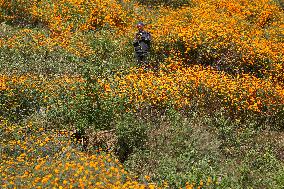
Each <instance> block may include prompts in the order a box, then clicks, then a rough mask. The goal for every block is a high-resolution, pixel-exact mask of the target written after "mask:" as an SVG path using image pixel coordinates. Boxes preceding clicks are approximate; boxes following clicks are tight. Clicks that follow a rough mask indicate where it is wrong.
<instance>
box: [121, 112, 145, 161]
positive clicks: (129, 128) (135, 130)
mask: <svg viewBox="0 0 284 189" xmlns="http://www.w3.org/2000/svg"><path fill="white" fill-rule="evenodd" d="M147 129H148V125H146V124H145V123H143V122H141V121H139V120H137V119H135V117H134V116H133V115H132V114H131V113H127V114H125V115H123V116H122V117H121V118H120V119H119V121H118V122H117V123H116V134H117V137H118V144H117V150H116V153H117V156H118V157H119V159H120V161H121V162H124V161H125V160H127V159H128V157H129V156H130V155H131V154H132V153H133V152H135V151H137V150H141V149H144V148H145V144H146V142H147V140H148V136H147Z"/></svg>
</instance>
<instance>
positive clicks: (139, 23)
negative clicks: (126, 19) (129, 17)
mask: <svg viewBox="0 0 284 189" xmlns="http://www.w3.org/2000/svg"><path fill="white" fill-rule="evenodd" d="M144 26H145V25H144V23H143V22H138V23H137V25H136V27H137V29H138V30H139V31H143V30H144Z"/></svg>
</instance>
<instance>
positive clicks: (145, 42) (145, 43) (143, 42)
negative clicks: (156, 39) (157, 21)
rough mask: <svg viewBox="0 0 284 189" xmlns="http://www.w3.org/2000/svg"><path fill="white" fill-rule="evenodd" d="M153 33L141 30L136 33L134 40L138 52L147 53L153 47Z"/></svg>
mask: <svg viewBox="0 0 284 189" xmlns="http://www.w3.org/2000/svg"><path fill="white" fill-rule="evenodd" d="M151 40H152V37H151V34H150V33H149V32H146V31H139V32H137V33H136V35H135V39H134V42H133V46H134V50H135V52H136V53H147V52H149V51H150V48H151Z"/></svg>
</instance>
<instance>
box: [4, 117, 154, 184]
mask: <svg viewBox="0 0 284 189" xmlns="http://www.w3.org/2000/svg"><path fill="white" fill-rule="evenodd" d="M0 129H1V136H2V139H1V141H0V150H1V161H0V175H1V179H0V183H1V187H2V188H11V187H12V188H14V187H16V188H31V187H34V188H50V187H56V188H66V187H67V188H86V187H87V188H90V187H91V188H141V189H142V188H158V187H157V186H156V185H154V184H151V183H147V180H146V179H145V182H144V183H138V182H137V181H135V180H134V179H132V178H131V176H130V175H129V173H128V172H127V171H125V170H124V169H123V166H122V165H121V164H120V163H119V161H118V160H117V159H115V158H114V157H113V156H112V155H111V154H107V153H102V154H97V155H88V154H86V153H83V152H80V150H78V149H76V147H75V146H74V145H75V144H74V143H73V142H72V140H71V139H70V132H68V131H65V130H46V129H44V128H41V127H40V128H37V126H36V125H33V123H31V122H28V123H27V124H25V125H22V126H21V125H15V124H11V123H9V122H8V121H7V120H4V119H1V120H0Z"/></svg>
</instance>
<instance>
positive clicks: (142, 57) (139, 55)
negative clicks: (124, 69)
mask: <svg viewBox="0 0 284 189" xmlns="http://www.w3.org/2000/svg"><path fill="white" fill-rule="evenodd" d="M136 26H137V29H138V32H137V33H136V35H135V38H134V41H133V46H134V51H135V57H136V60H137V64H138V66H141V67H144V68H149V67H150V65H149V55H150V49H151V41H152V37H151V34H150V33H149V32H147V31H145V30H144V26H145V25H144V23H143V22H138V23H137V25H136Z"/></svg>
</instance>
